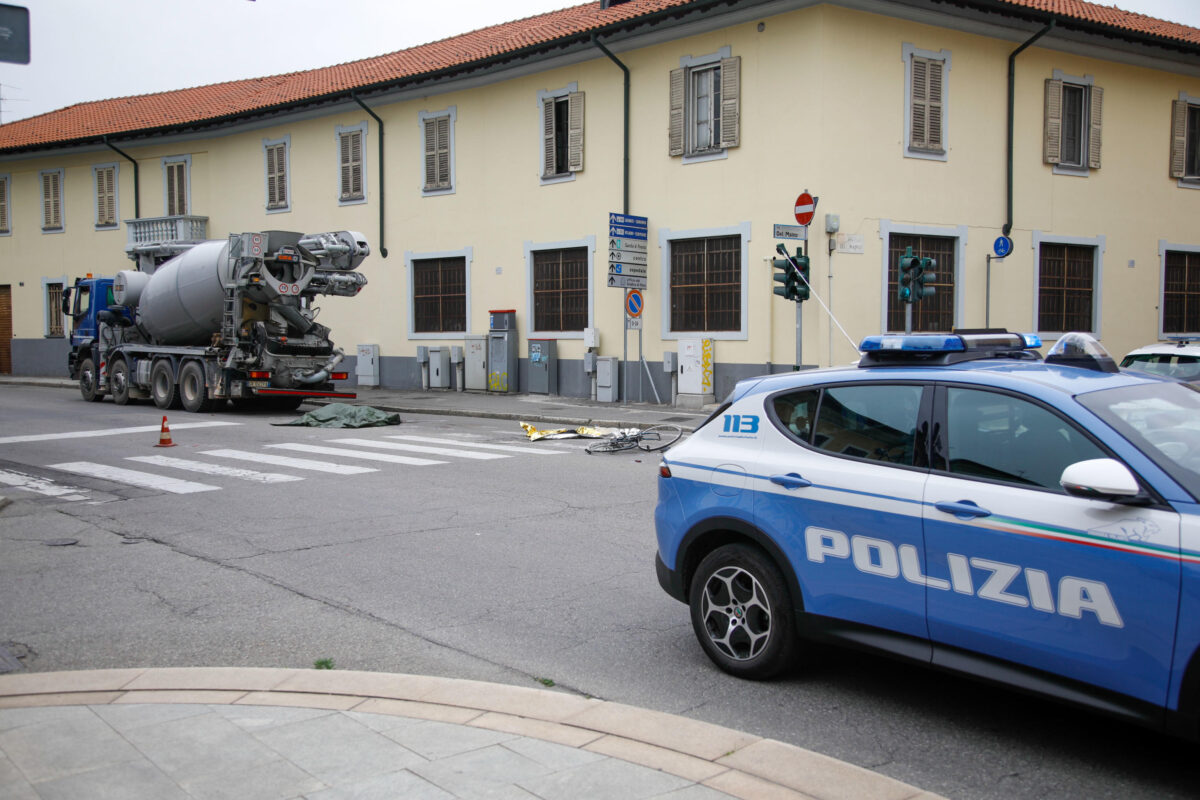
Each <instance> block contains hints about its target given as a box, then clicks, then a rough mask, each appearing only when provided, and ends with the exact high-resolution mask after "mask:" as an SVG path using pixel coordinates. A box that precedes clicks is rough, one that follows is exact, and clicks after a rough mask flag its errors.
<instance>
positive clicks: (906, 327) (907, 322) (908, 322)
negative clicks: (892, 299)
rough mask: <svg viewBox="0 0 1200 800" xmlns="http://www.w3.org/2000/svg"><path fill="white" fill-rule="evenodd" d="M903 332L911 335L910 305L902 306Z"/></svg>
mask: <svg viewBox="0 0 1200 800" xmlns="http://www.w3.org/2000/svg"><path fill="white" fill-rule="evenodd" d="M904 332H905V333H912V303H905V304H904Z"/></svg>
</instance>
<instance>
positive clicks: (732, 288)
mask: <svg viewBox="0 0 1200 800" xmlns="http://www.w3.org/2000/svg"><path fill="white" fill-rule="evenodd" d="M741 256H742V237H741V236H715V237H711V238H705V239H680V240H677V241H672V242H671V330H672V331H681V332H684V331H737V330H741V327H742V264H741Z"/></svg>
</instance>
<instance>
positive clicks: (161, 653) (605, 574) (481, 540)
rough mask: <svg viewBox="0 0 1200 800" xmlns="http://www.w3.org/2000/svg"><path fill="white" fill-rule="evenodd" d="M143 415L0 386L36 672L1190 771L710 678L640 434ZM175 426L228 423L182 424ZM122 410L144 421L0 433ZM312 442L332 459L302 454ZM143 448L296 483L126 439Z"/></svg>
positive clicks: (1015, 712)
mask: <svg viewBox="0 0 1200 800" xmlns="http://www.w3.org/2000/svg"><path fill="white" fill-rule="evenodd" d="M161 416H162V415H161V412H159V411H158V410H156V409H155V408H154V407H153V406H149V405H140V406H128V407H124V408H119V407H116V406H114V405H112V404H111V403H110V402H104V403H99V404H89V403H85V402H83V401H81V400H80V399H79V398H78V395H77V394H76V393H75V392H73V391H69V390H63V389H50V388H39V387H26V386H13V385H9V386H4V387H2V388H0V481H5V480H6V481H8V482H9V483H11V482H14V481H16V482H21V481H25V483H26V486H27V487H36V488H38V489H39V490H40V491H41V492H46V491H59V492H61V493H60V494H59V495H57V496H52V495H47V494H43V493H39V492H38V491H32V490H31V489H30V488H13V487H12V486H4V485H0V494H2V495H5V496H7V497H9V498H10V499H12V500H13V501H14V502H12V504H10V505H8V506H7V507H6V508H4V509H2V510H0V646H3V650H0V656H2V655H3V653H4V652H7V653H10V654H14V655H17V656H19V657H20V660H21V662H22V664H23V667H24V668H25V669H29V670H60V669H74V668H103V667H126V666H220V665H234V666H264V667H266V666H281V667H309V666H312V664H313V662H314V661H315V660H317V659H326V658H328V659H333V660H334V662H335V665H336V666H337V667H338V668H345V669H366V670H382V671H389V672H413V673H423V674H432V675H439V676H445V677H456V678H471V679H478V680H489V681H498V682H504V683H512V684H516V685H526V686H527V685H537V684H536V683H534V682H540V683H541V684H542V685H549V684H551V683H553V684H554V685H555V686H556V687H558V688H560V689H562V690H564V691H570V692H576V693H581V694H585V695H590V696H595V697H600V698H603V699H606V700H612V701H617V702H622V703H628V704H632V705H637V706H643V707H647V708H652V709H658V710H662V711H667V712H671V713H676V714H684V715H687V716H691V717H694V718H697V719H702V720H706V721H709V722H713V723H717V724H720V725H725V726H729V727H733V728H738V729H741V730H745V731H749V732H752V733H755V734H759V735H763V736H768V737H772V738H776V739H780V740H782V741H786V742H790V743H792V744H796V745H798V746H801V747H805V748H809V749H812V750H815V751H818V752H821V753H825V754H827V755H830V756H833V757H835V758H840V759H843V760H846V761H849V762H851V763H854V764H858V765H860V766H864V767H868V768H871V769H874V770H876V771H878V772H881V773H883V774H886V775H890V776H893V777H895V778H898V779H899V780H902V781H905V782H908V783H911V784H914V785H917V786H920V787H922V788H925V789H928V790H931V791H934V792H937V793H940V794H943V795H946V796H948V797H953V798H1005V799H1006V800H1008V799H1009V798H1045V797H1057V798H1075V797H1078V798H1085V797H1086V798H1109V797H1111V798H1131V797H1146V798H1150V797H1153V798H1174V797H1179V798H1183V797H1194V796H1195V795H1196V788H1195V787H1196V786H1198V785H1200V767H1197V766H1196V759H1195V758H1194V752H1195V745H1193V744H1188V743H1184V742H1179V741H1176V740H1172V739H1169V738H1167V737H1164V736H1160V735H1159V734H1156V733H1154V732H1151V731H1147V730H1143V729H1140V728H1135V727H1132V726H1128V725H1125V724H1121V723H1118V722H1115V721H1112V720H1108V719H1105V718H1102V717H1098V716H1095V715H1093V714H1091V713H1088V712H1083V711H1077V710H1074V709H1070V708H1065V707H1062V706H1059V705H1056V704H1054V703H1051V702H1049V701H1046V700H1042V699H1038V698H1029V697H1025V696H1022V695H1019V694H1016V693H1013V692H1011V691H1009V690H1006V689H995V688H992V687H989V686H985V685H982V684H979V683H975V682H972V681H969V680H965V679H962V678H958V677H954V676H948V675H944V674H940V673H936V672H933V671H930V670H925V669H921V668H917V667H911V666H907V665H904V664H900V663H897V662H894V661H891V660H888V659H884V658H879V657H874V656H867V655H861V654H858V653H854V652H851V651H844V650H828V649H826V650H821V651H819V652H815V653H813V654H812V655H811V657H810V658H808V659H806V660H805V663H804V664H803V665H802V666H801V667H799V668H798V670H797V671H796V673H795V674H794V675H792V676H790V677H788V678H786V679H784V680H777V681H773V682H768V683H751V682H744V681H738V680H736V679H733V678H730V677H729V676H727V675H725V674H723V673H721V672H719V671H718V670H716V669H715V668H714V667H713V666H712V665H711V664H710V662H709V661H708V660H707V658H705V656H704V655H703V653H702V652H701V650H700V648H699V646H698V645H697V643H696V642H695V640H694V638H693V635H692V631H691V626H690V623H689V621H688V615H687V609H686V607H685V606H683V605H681V604H679V603H676V602H675V601H674V600H672V599H670V598H669V597H667V596H666V595H665V594H664V593H663V592H662V591H661V590H660V589H659V587H658V585H657V582H656V580H655V577H654V568H653V557H654V549H655V545H654V536H653V527H652V511H653V507H654V499H655V475H656V468H657V460H656V458H655V457H653V456H651V455H646V454H617V455H608V456H587V455H585V454H584V453H583V450H582V446H583V443H582V442H578V441H546V442H538V443H528V442H527V441H526V440H525V437H524V435H523V434H522V432H521V430H520V428H519V427H518V425H517V424H516V423H515V422H504V421H497V420H484V419H472V418H462V417H439V416H434V415H405V417H404V422H403V424H402V425H400V426H395V427H389V428H370V429H363V430H353V431H347V430H324V429H311V428H296V427H274V426H272V425H271V424H270V423H272V422H282V421H285V420H286V419H289V418H290V417H291V416H292V415H273V414H261V413H238V412H229V413H223V414H212V415H207V414H206V415H189V414H185V413H183V412H173V413H172V414H171V416H170V422H171V429H172V438H173V440H174V442H175V443H176V447H173V448H169V449H168V448H163V449H159V448H155V447H153V445H154V444H155V443H156V442H157V441H158V434H157V433H156V432H154V431H155V429H156V428H157V426H158V424H159V422H160V420H161ZM195 422H204V423H234V424H222V425H211V426H208V427H184V425H185V424H188V423H195ZM138 426H143V427H144V428H146V429H148V430H143V431H142V432H136V433H131V432H116V433H111V434H109V435H104V436H96V435H89V436H80V437H71V438H51V439H42V440H37V441H13V440H12V437H29V436H35V435H40V434H50V435H59V434H65V433H72V432H95V431H107V430H127V429H129V428H134V427H138ZM394 436H407V437H425V438H434V439H448V440H454V441H457V442H459V444H450V445H445V444H435V443H429V442H416V441H414V440H411V439H409V440H396V439H393V438H391V437H394ZM339 439H354V440H358V441H357V442H354V443H345V442H337V441H335V440H339ZM388 443H392V444H396V443H399V444H407V445H409V446H429V447H439V448H445V449H447V450H449V451H450V453H449V454H432V453H419V452H414V451H400V450H394V449H390V448H386V447H383V446H381V445H384V444H388ZM472 443H473V444H474V446H468V445H471V444H472ZM479 443H484V444H490V445H502V446H511V447H517V448H519V450H517V451H508V450H501V449H498V448H484V447H478V444H479ZM279 445H285V446H284V447H280V446H279ZM313 446H316V447H325V448H337V449H341V450H347V451H350V453H352V455H348V454H346V453H340V454H332V453H314V452H312V451H311V450H310V451H307V452H306V451H303V450H299V449H295V448H297V447H300V448H306V447H307V448H311V447H313ZM230 450H233V451H241V452H244V453H249V454H250V457H251V459H256V460H242V459H241V458H235V457H233V456H230V455H229V454H228V452H225V453H222V451H230ZM551 451H553V452H551ZM464 453H474V454H475V455H477V456H478V455H481V454H482V455H489V454H490V455H493V456H505V457H504V458H477V457H476V458H471V457H467V456H466V455H464ZM368 454H375V455H389V456H401V457H406V458H413V457H417V458H424V459H427V460H431V461H439V462H441V463H437V464H425V465H416V464H407V463H395V462H390V461H377V460H370V459H368V458H365V457H364V456H365V455H368ZM155 456H165V457H168V458H176V459H181V460H183V461H185V462H190V463H193V464H194V463H197V462H198V463H201V464H205V465H209V468H211V465H220V466H222V467H226V468H240V469H248V470H252V471H256V472H259V473H273V474H277V475H284V476H288V477H290V478H291V480H286V481H280V482H256V481H255V480H252V479H251V478H250V477H248V476H245V475H242V476H234V475H214V474H204V473H196V472H188V471H184V470H182V469H180V468H178V466H177V465H176V466H165V465H162V464H154V463H147V462H145V461H137V460H133V459H142V458H146V457H155ZM268 456H269V457H272V458H277V457H287V458H300V459H308V460H314V459H316V460H323V461H328V462H330V463H333V464H336V465H339V466H340V467H342V468H343V469H344V468H345V467H347V466H351V467H358V468H360V469H371V470H374V471H371V472H360V473H357V474H334V473H326V472H319V471H313V470H311V469H300V468H297V467H295V466H294V465H284V464H268V463H263V461H262V459H263V458H265V457H268ZM93 464H94V465H100V466H101V468H103V469H105V470H110V469H113V468H118V469H124V470H133V471H134V472H141V473H146V474H150V475H153V476H157V477H164V476H165V477H170V478H174V479H177V480H184V481H190V482H192V483H201V484H204V485H206V486H209V487H213V488H210V489H205V490H202V491H194V492H192V493H185V494H175V493H172V492H170V491H167V490H165V489H164V488H163V487H162V486H156V487H154V486H152V487H139V486H133V485H131V484H130V483H128V482H127V480H125V478H128V477H129V476H128V475H125V474H121V479H117V478H116V477H114V476H113V474H111V473H106V474H108V477H97V476H96V475H94V474H92V475H86V474H80V472H77V471H69V470H68V468H67V467H68V466H69V468H70V470H93V471H94V468H93V467H88V466H80V465H93ZM6 476H7V477H6ZM14 476H16V477H14ZM295 478H302V480H296V479H295ZM33 479H40V480H42V481H45V482H43V483H34V482H33ZM264 480H268V479H264V478H259V479H257V481H264ZM275 480H279V479H275ZM68 487H69V488H68ZM173 488H181V487H179V486H174V487H173ZM71 540H74V541H75V543H74V544H66V543H65V542H69V541H71ZM0 660H2V659H0ZM0 669H3V666H2V664H0Z"/></svg>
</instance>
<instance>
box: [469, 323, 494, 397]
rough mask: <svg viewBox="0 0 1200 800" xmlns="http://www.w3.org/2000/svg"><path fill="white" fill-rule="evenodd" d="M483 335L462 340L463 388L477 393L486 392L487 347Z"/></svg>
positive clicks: (475, 335) (474, 335)
mask: <svg viewBox="0 0 1200 800" xmlns="http://www.w3.org/2000/svg"><path fill="white" fill-rule="evenodd" d="M487 342H488V337H487V336H486V335H485V334H471V335H468V336H465V337H464V338H463V388H464V389H467V390H473V391H477V392H483V391H486V390H487V386H488V384H487V372H488V370H487V367H488V365H487V352H488V347H487Z"/></svg>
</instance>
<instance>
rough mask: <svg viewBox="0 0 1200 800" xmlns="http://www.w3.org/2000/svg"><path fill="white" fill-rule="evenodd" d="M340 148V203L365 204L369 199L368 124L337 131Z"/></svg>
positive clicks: (339, 128)
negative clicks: (364, 145) (367, 179)
mask: <svg viewBox="0 0 1200 800" xmlns="http://www.w3.org/2000/svg"><path fill="white" fill-rule="evenodd" d="M336 135H337V147H338V202H339V203H364V202H366V199H367V186H366V179H365V164H364V160H365V159H364V155H363V140H365V139H366V138H367V123H365V122H362V123H359V124H358V125H353V126H350V127H343V126H341V125H339V126H338V127H337V130H336Z"/></svg>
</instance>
